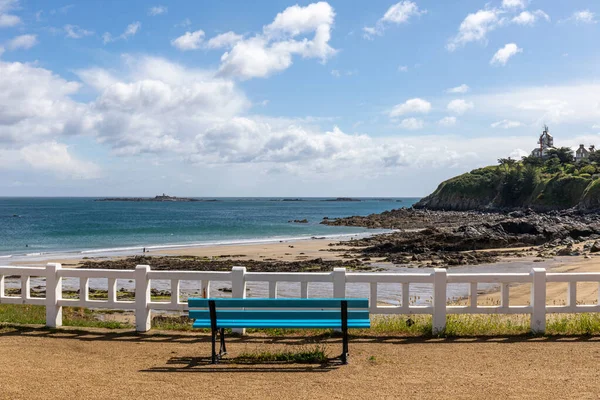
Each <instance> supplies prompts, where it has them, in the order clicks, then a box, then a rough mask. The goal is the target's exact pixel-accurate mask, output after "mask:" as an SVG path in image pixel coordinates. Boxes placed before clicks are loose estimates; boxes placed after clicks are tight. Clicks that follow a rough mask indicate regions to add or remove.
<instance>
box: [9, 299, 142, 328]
mask: <svg viewBox="0 0 600 400" xmlns="http://www.w3.org/2000/svg"><path fill="white" fill-rule="evenodd" d="M0 323H10V324H24V325H25V324H31V325H44V324H46V307H44V306H34V305H30V304H0ZM63 325H64V326H78V327H94V328H107V329H127V328H132V327H133V326H132V325H129V324H124V323H121V322H117V321H101V320H99V319H98V318H97V316H96V314H95V313H94V312H93V311H92V310H89V309H87V308H82V307H63Z"/></svg>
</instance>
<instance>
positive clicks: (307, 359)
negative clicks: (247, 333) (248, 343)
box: [232, 345, 329, 364]
mask: <svg viewBox="0 0 600 400" xmlns="http://www.w3.org/2000/svg"><path fill="white" fill-rule="evenodd" d="M328 360H329V358H328V357H327V353H326V351H325V346H319V345H317V346H315V347H314V348H303V349H300V350H298V351H278V352H271V351H255V352H246V353H242V354H240V355H239V356H237V357H235V358H233V359H232V361H234V362H238V363H243V364H254V363H272V362H280V363H295V364H323V363H326V362H327V361H328Z"/></svg>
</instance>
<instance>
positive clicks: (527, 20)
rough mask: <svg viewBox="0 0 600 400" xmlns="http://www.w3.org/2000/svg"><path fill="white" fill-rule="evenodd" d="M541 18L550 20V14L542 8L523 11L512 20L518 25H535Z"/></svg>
mask: <svg viewBox="0 0 600 400" xmlns="http://www.w3.org/2000/svg"><path fill="white" fill-rule="evenodd" d="M540 18H541V19H545V20H546V21H548V22H550V16H549V15H548V14H546V13H545V12H544V11H542V10H536V11H534V12H530V11H523V12H521V13H520V14H519V15H517V16H516V17H514V18H513V19H512V22H514V23H515V24H518V25H534V24H535V23H536V22H537V21H538V19H540Z"/></svg>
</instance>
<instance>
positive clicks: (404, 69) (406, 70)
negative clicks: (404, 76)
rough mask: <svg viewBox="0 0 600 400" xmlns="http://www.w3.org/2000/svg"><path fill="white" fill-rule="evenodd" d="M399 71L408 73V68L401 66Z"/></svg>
mask: <svg viewBox="0 0 600 400" xmlns="http://www.w3.org/2000/svg"><path fill="white" fill-rule="evenodd" d="M398 71H400V72H408V66H406V65H400V66H399V67H398Z"/></svg>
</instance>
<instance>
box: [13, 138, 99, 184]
mask: <svg viewBox="0 0 600 400" xmlns="http://www.w3.org/2000/svg"><path fill="white" fill-rule="evenodd" d="M19 155H20V158H21V159H22V160H23V161H24V162H25V163H27V164H28V165H29V166H30V167H32V168H33V169H36V170H40V171H43V172H52V173H53V174H55V175H57V176H59V177H60V178H70V179H93V178H97V177H99V175H100V168H99V167H98V166H97V165H96V164H94V163H92V162H89V161H83V160H80V159H77V158H75V157H74V156H73V155H72V154H71V153H70V152H69V149H68V146H67V145H65V144H62V143H57V142H56V141H51V142H43V143H36V144H30V145H28V146H25V147H23V148H22V149H21V150H20V151H19Z"/></svg>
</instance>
